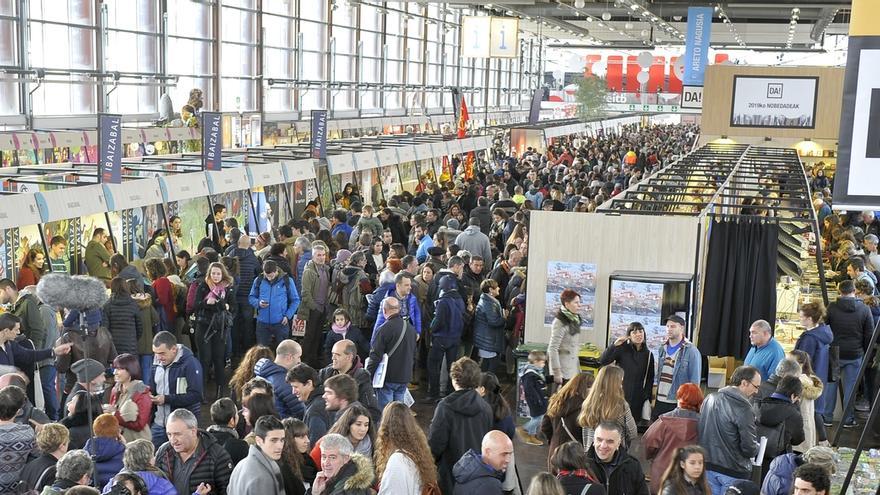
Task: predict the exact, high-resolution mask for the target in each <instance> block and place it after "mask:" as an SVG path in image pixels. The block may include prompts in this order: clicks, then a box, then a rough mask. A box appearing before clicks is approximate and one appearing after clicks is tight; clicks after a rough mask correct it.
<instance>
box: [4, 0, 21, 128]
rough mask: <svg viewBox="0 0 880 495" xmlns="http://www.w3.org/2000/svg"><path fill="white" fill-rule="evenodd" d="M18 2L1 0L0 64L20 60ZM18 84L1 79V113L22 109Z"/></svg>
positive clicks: (12, 64)
mask: <svg viewBox="0 0 880 495" xmlns="http://www.w3.org/2000/svg"><path fill="white" fill-rule="evenodd" d="M15 6H16V2H10V1H6V2H0V66H7V67H16V66H18V65H19V60H18V28H19V26H18V21H17V19H16V14H17V12H16V9H15ZM18 95H19V90H18V85H17V84H16V83H15V82H12V81H8V82H7V81H0V115H15V114H17V113H19V112H20V111H21V107H20V106H19V97H18Z"/></svg>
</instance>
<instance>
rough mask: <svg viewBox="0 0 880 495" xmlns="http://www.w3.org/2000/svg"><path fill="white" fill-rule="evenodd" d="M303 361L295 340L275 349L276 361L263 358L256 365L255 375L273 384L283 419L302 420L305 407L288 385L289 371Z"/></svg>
mask: <svg viewBox="0 0 880 495" xmlns="http://www.w3.org/2000/svg"><path fill="white" fill-rule="evenodd" d="M301 360H302V348H301V347H300V345H299V344H298V343H297V342H296V341H295V340H290V339H287V340H282V341H281V343H279V344H278V347H276V348H275V360H274V361H273V360H271V359H268V358H263V359H260V360H259V361H257V363H256V364H255V365H254V375H256V376H258V377H260V378H263V379H265V380H266V381H268V382H269V383H271V384H272V387H273V390H274V396H275V408H276V409H277V411H278V414H279V415H280V416H281V419H284V418H291V417H292V418H297V419H302V417H303V413H305V406H304V405H303V403H302V402H300V400H299V399H298V398H297V397H296V395H294V394H293V390H291V388H290V385H289V384H288V383H287V371H288V370H290V369H291V368H293V367H294V366H296V365H298V364H299V363H300V362H301Z"/></svg>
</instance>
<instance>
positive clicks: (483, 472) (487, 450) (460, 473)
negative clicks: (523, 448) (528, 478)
mask: <svg viewBox="0 0 880 495" xmlns="http://www.w3.org/2000/svg"><path fill="white" fill-rule="evenodd" d="M480 452H481V453H479V454H478V453H477V452H476V451H474V450H473V449H471V450H468V451H467V452H465V453H464V455H463V456H461V459H459V460H458V462H456V463H455V466H454V467H453V468H452V475H453V476H454V477H455V490H454V491H453V492H452V493H453V494H454V495H470V494H473V493H479V494H480V495H502V494H503V493H504V490H503V489H502V487H501V484H502V482H503V481H504V473H505V472H506V471H507V467H508V465H509V464H510V460H511V457H512V456H513V442H511V441H510V438H509V437H508V436H507V435H505V434H504V433H503V432H500V431H497V430H493V431H490V432H488V433H486V435H485V436H483V440H482V442H481V444H480Z"/></svg>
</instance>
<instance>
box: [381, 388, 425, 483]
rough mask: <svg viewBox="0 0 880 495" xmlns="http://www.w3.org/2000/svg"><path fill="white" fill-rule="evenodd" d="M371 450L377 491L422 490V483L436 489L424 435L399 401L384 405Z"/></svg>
mask: <svg viewBox="0 0 880 495" xmlns="http://www.w3.org/2000/svg"><path fill="white" fill-rule="evenodd" d="M375 452H376V453H375V456H374V460H375V463H376V476H377V477H378V478H379V495H386V494H399V493H425V492H426V490H424V488H423V487H425V486H434V487H435V489H436V490H435V492H438V491H439V488H438V487H437V486H436V485H437V467H436V466H435V465H434V462H433V460H434V456H432V455H431V449H430V448H429V447H428V439H427V437H425V432H424V431H423V430H422V428H421V427H420V426H419V425H418V423H416V420H415V418H413V416H412V414H411V413H410V410H409V408H408V407H406V405H405V404H403V403H402V402H397V401H395V402H390V403H389V404H388V405H387V406H385V410H384V411H383V412H382V424H381V426H380V427H379V436H378V438H377V439H376V449H375Z"/></svg>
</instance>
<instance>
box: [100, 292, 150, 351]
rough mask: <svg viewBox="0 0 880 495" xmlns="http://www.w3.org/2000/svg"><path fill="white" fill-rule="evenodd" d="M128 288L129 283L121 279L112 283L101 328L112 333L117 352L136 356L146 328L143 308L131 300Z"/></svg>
mask: <svg viewBox="0 0 880 495" xmlns="http://www.w3.org/2000/svg"><path fill="white" fill-rule="evenodd" d="M141 286H143V284H141ZM128 288H129V284H128V282H126V281H125V280H123V279H122V278H120V277H115V278H113V280H111V281H110V300H109V301H107V302H106V303H105V304H104V314H103V318H102V321H101V326H102V327H104V328H106V329H107V330H108V331H109V332H110V336H111V337H112V338H113V345H114V346H115V347H116V351H117V352H119V353H120V354H133V355H136V354H137V352H138V339H139V338H140V336H141V335H142V334H143V333H144V327H143V320H142V319H141V308H140V307H139V306H138V305H137V303H136V302H135V301H134V299H132V298H131V292H129V289H128Z"/></svg>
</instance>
